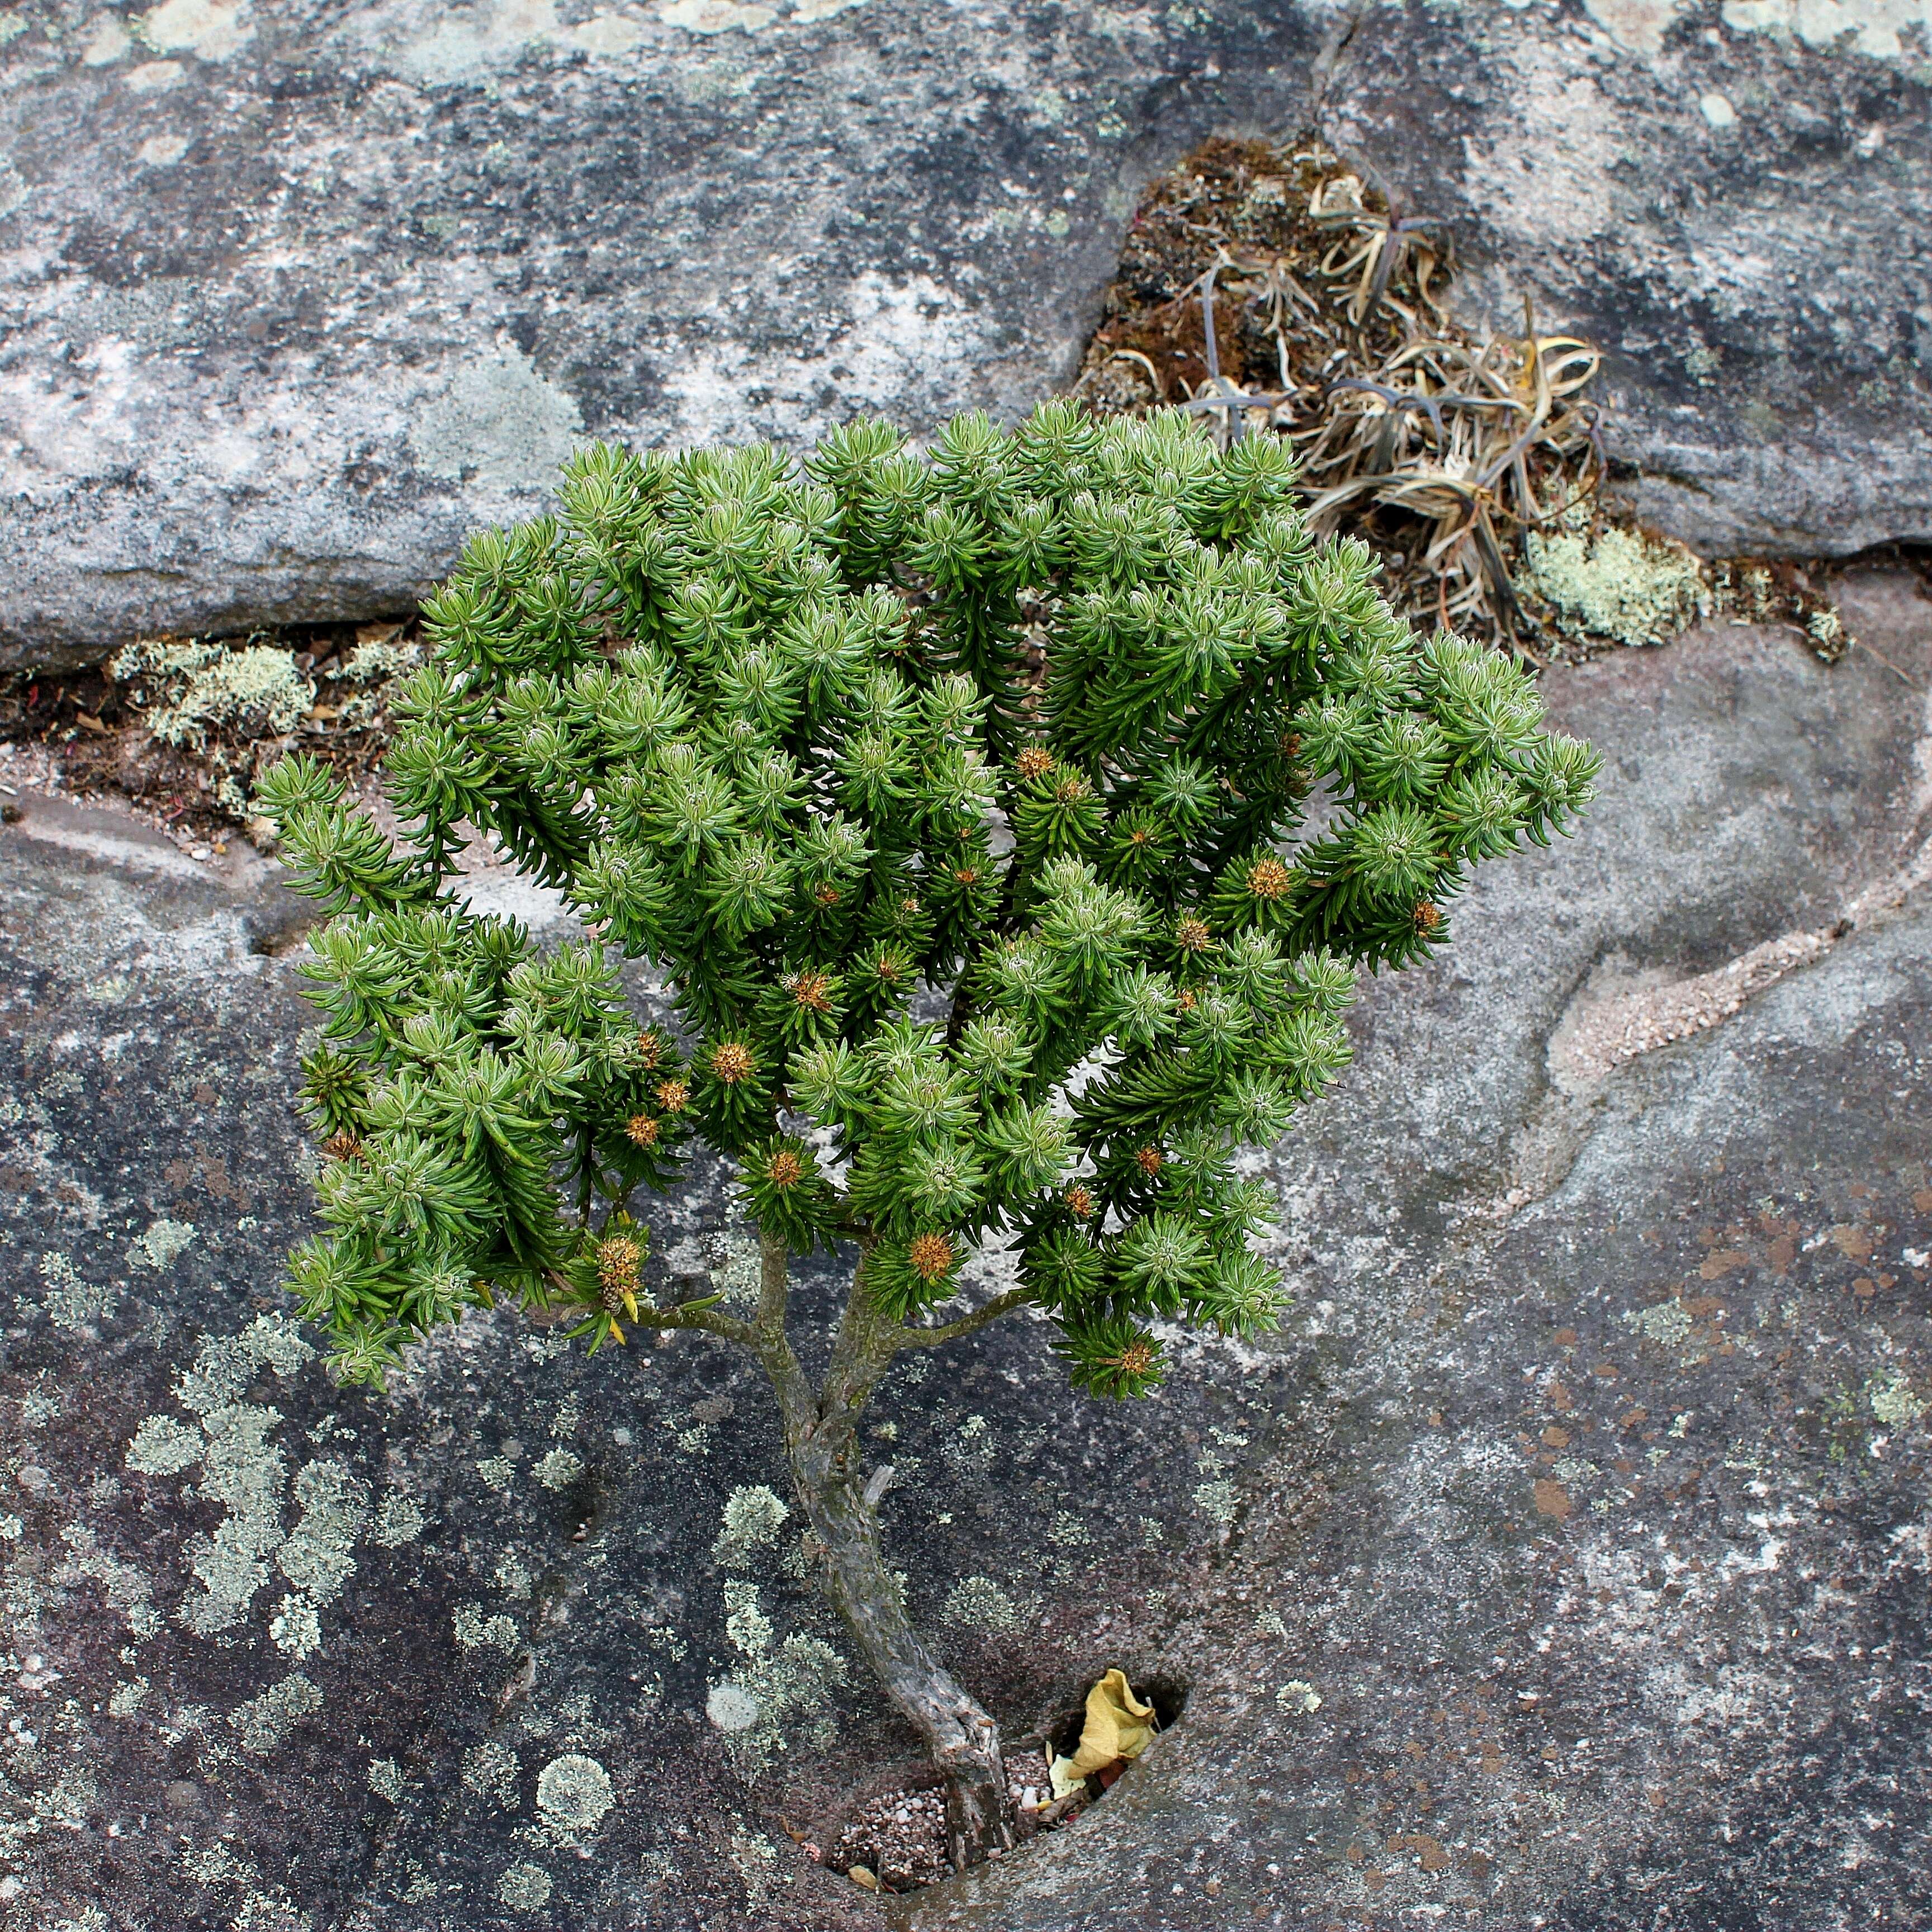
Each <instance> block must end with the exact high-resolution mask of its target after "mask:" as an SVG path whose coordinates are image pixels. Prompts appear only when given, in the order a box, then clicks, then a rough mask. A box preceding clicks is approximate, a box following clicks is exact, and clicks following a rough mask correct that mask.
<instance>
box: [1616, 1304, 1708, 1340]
mask: <svg viewBox="0 0 1932 1932" xmlns="http://www.w3.org/2000/svg"><path fill="white" fill-rule="evenodd" d="M1624 1321H1625V1324H1626V1325H1627V1326H1628V1327H1630V1328H1634V1329H1635V1330H1636V1331H1637V1333H1638V1334H1640V1335H1642V1336H1643V1337H1645V1338H1646V1340H1649V1341H1652V1342H1661V1343H1663V1344H1664V1346H1665V1347H1666V1348H1673V1349H1674V1348H1679V1347H1681V1346H1682V1345H1683V1343H1685V1341H1687V1340H1688V1339H1689V1337H1690V1334H1691V1328H1692V1327H1693V1326H1694V1324H1693V1323H1692V1322H1691V1311H1690V1310H1688V1308H1686V1307H1685V1306H1684V1304H1683V1303H1682V1302H1681V1301H1660V1302H1658V1303H1656V1304H1654V1305H1653V1306H1652V1307H1649V1308H1633V1309H1631V1310H1627V1311H1626V1312H1625V1316H1624Z"/></svg>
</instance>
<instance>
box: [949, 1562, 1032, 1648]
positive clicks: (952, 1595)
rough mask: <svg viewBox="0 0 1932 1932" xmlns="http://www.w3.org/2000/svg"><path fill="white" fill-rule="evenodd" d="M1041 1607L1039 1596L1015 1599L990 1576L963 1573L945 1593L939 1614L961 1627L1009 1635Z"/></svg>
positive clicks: (1020, 1627)
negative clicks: (965, 1575) (973, 1575)
mask: <svg viewBox="0 0 1932 1932" xmlns="http://www.w3.org/2000/svg"><path fill="white" fill-rule="evenodd" d="M1039 1607H1040V1600H1039V1599H1038V1598H1037V1597H1032V1596H1028V1597H1027V1598H1024V1599H1020V1600H1016V1599H1015V1598H1013V1597H1012V1596H1011V1595H1009V1594H1008V1593H1007V1592H1006V1591H1005V1590H1004V1589H1001V1586H999V1585H998V1583H995V1582H994V1581H993V1580H992V1577H962V1578H961V1579H960V1580H959V1582H958V1583H956V1584H954V1585H953V1588H952V1589H950V1590H949V1591H948V1592H947V1595H946V1602H945V1604H944V1607H942V1608H941V1610H940V1613H939V1615H940V1619H941V1622H944V1623H949V1624H951V1625H953V1626H954V1627H955V1628H958V1629H960V1630H971V1631H986V1633H987V1634H989V1635H991V1636H994V1637H1007V1636H1010V1635H1012V1634H1013V1632H1015V1631H1019V1630H1022V1629H1024V1628H1025V1627H1026V1626H1027V1625H1028V1624H1029V1623H1030V1622H1031V1621H1032V1619H1033V1617H1034V1613H1036V1612H1037V1610H1038V1609H1039Z"/></svg>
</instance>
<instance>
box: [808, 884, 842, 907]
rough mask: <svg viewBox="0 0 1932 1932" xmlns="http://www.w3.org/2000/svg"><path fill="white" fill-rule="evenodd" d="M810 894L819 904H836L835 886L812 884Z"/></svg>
mask: <svg viewBox="0 0 1932 1932" xmlns="http://www.w3.org/2000/svg"><path fill="white" fill-rule="evenodd" d="M811 896H812V898H813V900H814V901H815V902H816V903H817V904H820V905H822V906H835V905H836V904H838V899H839V892H838V887H837V886H814V888H813V890H812V894H811Z"/></svg>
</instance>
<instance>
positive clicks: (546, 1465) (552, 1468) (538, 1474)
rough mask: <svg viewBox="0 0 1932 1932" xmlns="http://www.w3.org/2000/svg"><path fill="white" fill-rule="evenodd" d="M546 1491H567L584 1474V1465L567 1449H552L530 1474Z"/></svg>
mask: <svg viewBox="0 0 1932 1932" xmlns="http://www.w3.org/2000/svg"><path fill="white" fill-rule="evenodd" d="M531 1473H532V1475H535V1478H536V1479H537V1481H538V1482H540V1483H541V1484H542V1485H543V1486H544V1488H545V1489H547V1490H567V1489H568V1488H569V1487H570V1486H571V1484H572V1483H574V1482H575V1481H577V1478H578V1477H579V1476H580V1475H583V1464H582V1463H580V1462H579V1461H578V1460H577V1458H576V1457H574V1456H573V1455H572V1454H571V1453H570V1451H568V1449H553V1450H552V1451H550V1454H548V1455H547V1456H545V1457H544V1458H543V1459H542V1460H541V1461H540V1462H539V1463H538V1464H537V1466H536V1467H535V1469H534V1470H533V1471H532V1472H531Z"/></svg>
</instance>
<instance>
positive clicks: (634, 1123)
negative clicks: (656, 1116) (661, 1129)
mask: <svg viewBox="0 0 1932 1932" xmlns="http://www.w3.org/2000/svg"><path fill="white" fill-rule="evenodd" d="M624 1132H625V1136H627V1137H628V1139H631V1140H632V1141H634V1142H636V1143H637V1145H638V1146H639V1147H640V1148H654V1147H655V1146H656V1145H657V1144H658V1124H657V1122H656V1121H654V1120H652V1118H651V1117H650V1115H648V1114H633V1115H631V1118H629V1119H628V1121H625V1123H624Z"/></svg>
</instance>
